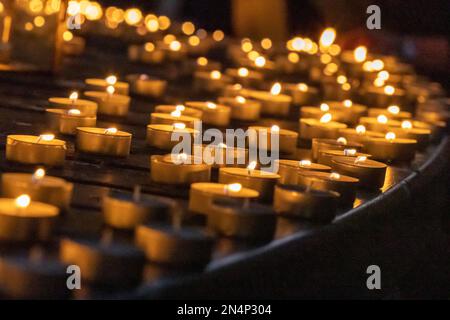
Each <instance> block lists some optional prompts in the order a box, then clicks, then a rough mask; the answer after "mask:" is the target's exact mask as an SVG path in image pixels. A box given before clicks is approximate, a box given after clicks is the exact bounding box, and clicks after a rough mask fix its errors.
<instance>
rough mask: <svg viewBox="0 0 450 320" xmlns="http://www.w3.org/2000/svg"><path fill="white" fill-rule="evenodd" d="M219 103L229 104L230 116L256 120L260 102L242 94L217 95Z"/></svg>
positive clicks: (236, 118)
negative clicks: (230, 95)
mask: <svg viewBox="0 0 450 320" xmlns="http://www.w3.org/2000/svg"><path fill="white" fill-rule="evenodd" d="M218 102H219V103H220V104H223V105H226V106H229V107H230V109H231V118H232V119H235V120H240V121H257V120H258V119H259V115H260V112H261V103H260V102H258V101H256V100H251V99H246V98H244V97H243V96H236V97H219V98H218Z"/></svg>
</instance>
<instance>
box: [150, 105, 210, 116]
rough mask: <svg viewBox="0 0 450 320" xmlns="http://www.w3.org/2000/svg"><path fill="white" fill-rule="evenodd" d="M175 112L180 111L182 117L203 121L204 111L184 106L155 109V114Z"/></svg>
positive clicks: (167, 106)
mask: <svg viewBox="0 0 450 320" xmlns="http://www.w3.org/2000/svg"><path fill="white" fill-rule="evenodd" d="M174 111H179V112H180V113H181V114H182V115H185V116H188V117H192V118H197V119H201V118H202V115H203V112H202V110H198V109H193V108H187V107H186V106H184V105H182V104H178V105H158V106H156V107H155V113H172V112H174Z"/></svg>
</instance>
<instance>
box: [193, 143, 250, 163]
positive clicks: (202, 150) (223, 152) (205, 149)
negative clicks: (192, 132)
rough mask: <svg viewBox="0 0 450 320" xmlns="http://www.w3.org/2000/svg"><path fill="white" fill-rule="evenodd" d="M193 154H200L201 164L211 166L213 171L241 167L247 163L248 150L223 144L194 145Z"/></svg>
mask: <svg viewBox="0 0 450 320" xmlns="http://www.w3.org/2000/svg"><path fill="white" fill-rule="evenodd" d="M193 154H201V155H202V157H203V162H205V163H207V164H211V165H212V167H213V168H214V169H217V168H222V167H242V166H244V165H245V163H247V158H248V150H247V149H245V148H235V147H228V146H227V145H226V144H224V143H219V144H216V145H213V144H209V145H197V144H196V145H194V151H193Z"/></svg>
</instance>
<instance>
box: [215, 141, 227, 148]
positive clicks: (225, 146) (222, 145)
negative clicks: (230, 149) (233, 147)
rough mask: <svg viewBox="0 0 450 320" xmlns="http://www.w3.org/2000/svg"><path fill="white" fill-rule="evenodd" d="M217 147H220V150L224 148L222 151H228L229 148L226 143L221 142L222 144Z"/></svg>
mask: <svg viewBox="0 0 450 320" xmlns="http://www.w3.org/2000/svg"><path fill="white" fill-rule="evenodd" d="M217 147H218V148H222V149H226V148H227V145H226V144H225V143H223V142H221V143H219V144H218V145H217Z"/></svg>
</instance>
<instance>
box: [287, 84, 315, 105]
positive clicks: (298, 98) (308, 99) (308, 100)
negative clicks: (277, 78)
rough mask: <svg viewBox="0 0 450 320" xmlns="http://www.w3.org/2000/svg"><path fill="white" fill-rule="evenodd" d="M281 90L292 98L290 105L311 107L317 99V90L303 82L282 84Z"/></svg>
mask: <svg viewBox="0 0 450 320" xmlns="http://www.w3.org/2000/svg"><path fill="white" fill-rule="evenodd" d="M283 88H284V90H285V91H286V92H287V93H288V94H289V95H290V96H291V97H292V103H293V104H294V105H297V106H304V105H313V104H315V103H316V102H317V100H318V98H319V90H318V89H317V88H316V87H311V86H308V85H307V84H306V83H303V82H301V83H297V84H294V83H287V84H283Z"/></svg>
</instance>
